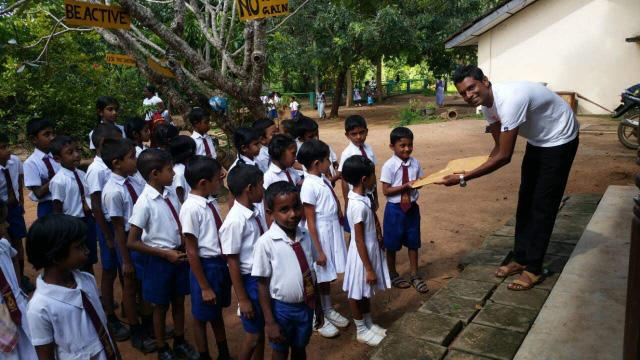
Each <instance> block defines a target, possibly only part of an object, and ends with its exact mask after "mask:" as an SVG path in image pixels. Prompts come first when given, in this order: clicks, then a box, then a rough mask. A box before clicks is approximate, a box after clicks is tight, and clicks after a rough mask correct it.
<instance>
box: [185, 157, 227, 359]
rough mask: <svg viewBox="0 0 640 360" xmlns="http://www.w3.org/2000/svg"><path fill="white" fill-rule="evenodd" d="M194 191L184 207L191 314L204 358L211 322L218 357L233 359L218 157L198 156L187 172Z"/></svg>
mask: <svg viewBox="0 0 640 360" xmlns="http://www.w3.org/2000/svg"><path fill="white" fill-rule="evenodd" d="M185 177H186V179H187V182H189V186H190V187H191V193H190V194H189V195H188V196H187V199H186V200H185V202H184V204H182V209H180V223H182V234H183V236H184V240H185V247H186V250H187V257H188V258H189V264H190V265H191V271H190V272H189V283H190V286H191V313H192V314H193V317H194V318H195V321H194V325H195V329H194V330H195V331H194V332H195V338H196V346H197V349H198V352H199V353H200V359H210V358H211V357H210V355H209V346H208V344H207V323H211V327H212V329H213V333H214V335H215V339H216V343H217V345H218V359H231V357H230V355H229V346H228V345H227V335H226V332H225V328H224V319H223V317H222V309H223V308H225V307H228V306H229V305H230V304H231V278H230V277H229V268H228V267H227V260H226V259H225V257H224V256H223V255H222V246H221V242H220V236H219V230H220V227H221V226H222V217H221V216H220V214H221V212H220V208H219V206H218V202H217V200H216V199H215V198H214V196H215V195H216V194H217V193H218V190H219V189H220V186H221V184H222V167H221V166H220V163H218V161H216V160H215V159H211V158H209V157H206V156H196V157H195V158H193V159H192V160H191V161H189V164H187V168H186V171H185Z"/></svg>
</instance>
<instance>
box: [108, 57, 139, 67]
mask: <svg viewBox="0 0 640 360" xmlns="http://www.w3.org/2000/svg"><path fill="white" fill-rule="evenodd" d="M106 61H107V64H113V65H124V66H132V67H135V66H136V61H135V60H134V59H133V57H131V56H129V55H123V54H107V56H106Z"/></svg>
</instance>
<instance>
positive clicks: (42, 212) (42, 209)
mask: <svg viewBox="0 0 640 360" xmlns="http://www.w3.org/2000/svg"><path fill="white" fill-rule="evenodd" d="M37 213H38V219H40V218H41V217H44V216H47V215H49V214H51V213H53V200H47V201H41V202H39V203H38V210H37Z"/></svg>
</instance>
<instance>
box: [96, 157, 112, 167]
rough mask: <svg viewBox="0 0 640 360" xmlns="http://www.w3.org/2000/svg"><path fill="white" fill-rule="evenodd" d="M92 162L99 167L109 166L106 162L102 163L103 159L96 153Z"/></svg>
mask: <svg viewBox="0 0 640 360" xmlns="http://www.w3.org/2000/svg"><path fill="white" fill-rule="evenodd" d="M93 163H94V164H96V165H97V166H100V167H101V168H105V169H108V168H109V167H108V166H107V164H105V163H104V160H102V158H101V157H100V156H98V155H96V156H95V157H94V158H93Z"/></svg>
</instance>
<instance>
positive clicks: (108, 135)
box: [91, 123, 122, 149]
mask: <svg viewBox="0 0 640 360" xmlns="http://www.w3.org/2000/svg"><path fill="white" fill-rule="evenodd" d="M121 137H122V132H120V129H118V128H117V127H116V126H115V125H113V124H110V123H102V124H98V126H96V128H95V129H93V132H92V133H91V142H92V143H93V146H95V147H96V149H100V144H102V142H103V141H105V140H106V139H119V138H121Z"/></svg>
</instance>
